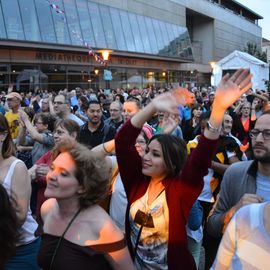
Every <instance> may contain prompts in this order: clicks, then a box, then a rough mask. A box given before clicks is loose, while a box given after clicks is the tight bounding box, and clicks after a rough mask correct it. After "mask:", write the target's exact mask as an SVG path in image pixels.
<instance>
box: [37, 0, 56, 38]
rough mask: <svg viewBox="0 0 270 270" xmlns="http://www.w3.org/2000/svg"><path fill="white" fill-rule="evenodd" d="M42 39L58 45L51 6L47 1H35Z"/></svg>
mask: <svg viewBox="0 0 270 270" xmlns="http://www.w3.org/2000/svg"><path fill="white" fill-rule="evenodd" d="M35 2H36V9H37V18H38V22H39V26H40V32H41V38H42V40H43V41H45V42H52V43H56V36H55V30H54V24H53V19H52V13H51V9H50V5H49V4H48V3H47V2H46V1H39V0H35Z"/></svg>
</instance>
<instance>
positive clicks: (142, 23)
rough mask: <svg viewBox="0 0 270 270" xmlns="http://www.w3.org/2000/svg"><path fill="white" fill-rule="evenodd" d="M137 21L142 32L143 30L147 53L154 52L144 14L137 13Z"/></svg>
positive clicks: (142, 35) (143, 40) (142, 34)
mask: <svg viewBox="0 0 270 270" xmlns="http://www.w3.org/2000/svg"><path fill="white" fill-rule="evenodd" d="M137 21H138V25H139V29H140V32H141V37H142V42H143V47H144V51H145V52H146V53H152V50H151V46H150V41H149V38H148V33H147V30H146V24H145V20H144V16H142V15H138V14H137Z"/></svg>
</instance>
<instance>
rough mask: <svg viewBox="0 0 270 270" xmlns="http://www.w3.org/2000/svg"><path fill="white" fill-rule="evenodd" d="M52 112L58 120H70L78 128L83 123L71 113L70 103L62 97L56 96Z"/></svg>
mask: <svg viewBox="0 0 270 270" xmlns="http://www.w3.org/2000/svg"><path fill="white" fill-rule="evenodd" d="M53 110H54V113H55V115H56V116H57V117H58V118H60V119H71V120H73V121H75V122H76V123H77V124H78V125H79V126H82V125H83V124H84V122H83V121H82V120H81V119H80V118H79V117H77V116H76V115H75V114H73V113H71V107H70V101H69V99H68V98H66V97H65V96H64V95H58V96H56V97H55V98H54V101H53Z"/></svg>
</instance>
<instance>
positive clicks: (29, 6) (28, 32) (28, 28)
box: [19, 0, 41, 41]
mask: <svg viewBox="0 0 270 270" xmlns="http://www.w3.org/2000/svg"><path fill="white" fill-rule="evenodd" d="M19 6H20V10H21V16H22V21H23V28H24V33H25V38H26V39H27V40H32V41H41V38H40V32H39V27H38V21H37V15H36V10H35V9H34V8H33V7H34V0H20V1H19Z"/></svg>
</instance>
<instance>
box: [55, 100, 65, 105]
mask: <svg viewBox="0 0 270 270" xmlns="http://www.w3.org/2000/svg"><path fill="white" fill-rule="evenodd" d="M53 104H54V105H63V104H64V102H62V101H54V102H53Z"/></svg>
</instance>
